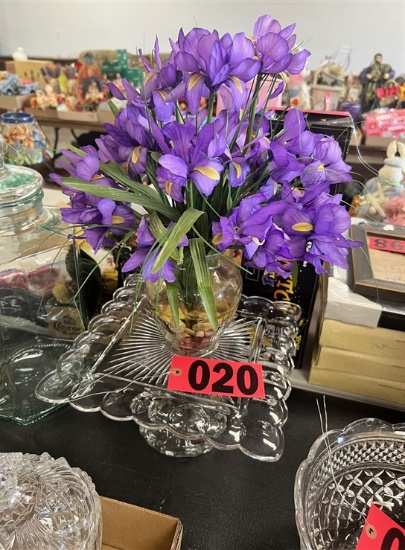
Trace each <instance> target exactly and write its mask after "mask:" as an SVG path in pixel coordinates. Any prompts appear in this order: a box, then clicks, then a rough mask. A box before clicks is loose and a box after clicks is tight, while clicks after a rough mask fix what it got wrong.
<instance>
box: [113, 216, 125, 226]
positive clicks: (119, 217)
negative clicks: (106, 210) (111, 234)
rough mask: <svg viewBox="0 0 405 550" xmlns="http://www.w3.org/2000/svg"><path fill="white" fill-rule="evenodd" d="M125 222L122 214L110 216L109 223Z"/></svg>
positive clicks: (118, 223)
mask: <svg viewBox="0 0 405 550" xmlns="http://www.w3.org/2000/svg"><path fill="white" fill-rule="evenodd" d="M124 222H125V218H123V217H122V216H112V217H111V223H112V224H113V225H120V224H121V223H124Z"/></svg>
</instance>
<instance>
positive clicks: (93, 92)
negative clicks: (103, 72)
mask: <svg viewBox="0 0 405 550" xmlns="http://www.w3.org/2000/svg"><path fill="white" fill-rule="evenodd" d="M86 84H88V85H87V91H86V93H85V95H84V102H85V103H87V104H89V103H90V104H91V105H93V106H95V105H98V103H100V101H103V99H104V94H103V91H102V82H101V81H100V79H96V78H94V79H93V78H90V79H89V82H88V83H86Z"/></svg>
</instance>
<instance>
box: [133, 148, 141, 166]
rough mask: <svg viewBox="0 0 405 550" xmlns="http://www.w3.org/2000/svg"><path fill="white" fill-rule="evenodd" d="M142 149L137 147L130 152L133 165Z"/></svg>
mask: <svg viewBox="0 0 405 550" xmlns="http://www.w3.org/2000/svg"><path fill="white" fill-rule="evenodd" d="M141 149H142V147H141V146H140V145H138V147H135V149H134V150H133V151H132V156H131V160H132V162H133V163H134V164H136V163H137V162H138V160H139V154H140V152H141Z"/></svg>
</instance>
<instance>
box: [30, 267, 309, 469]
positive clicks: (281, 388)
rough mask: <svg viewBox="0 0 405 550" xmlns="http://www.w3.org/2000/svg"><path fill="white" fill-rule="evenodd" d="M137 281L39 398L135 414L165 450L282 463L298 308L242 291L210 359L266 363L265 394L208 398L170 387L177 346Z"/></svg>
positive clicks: (122, 415) (117, 415)
mask: <svg viewBox="0 0 405 550" xmlns="http://www.w3.org/2000/svg"><path fill="white" fill-rule="evenodd" d="M137 284H138V280H137V278H136V276H130V277H129V278H128V279H127V281H126V284H125V286H124V287H123V288H121V289H119V290H117V291H116V292H115V294H114V297H113V299H112V300H111V301H110V302H108V303H107V304H105V305H104V307H103V309H102V313H101V314H100V315H98V316H97V317H95V318H93V319H92V321H91V322H90V324H89V329H88V331H87V332H85V333H83V334H82V335H80V336H79V337H78V338H77V339H76V341H75V343H74V346H73V348H72V349H71V350H70V351H68V352H67V353H65V354H64V355H63V356H62V357H61V359H60V361H59V363H58V366H57V369H55V370H54V371H53V372H51V373H50V374H48V375H47V376H46V377H45V378H43V379H42V381H41V382H40V383H39V384H38V386H37V390H36V393H37V396H38V397H39V398H40V399H42V400H44V401H47V402H49V403H60V404H62V403H70V404H71V406H73V407H74V408H76V409H78V410H80V411H84V412H96V411H100V412H101V413H102V414H104V415H105V416H107V417H109V418H111V419H113V420H117V421H127V420H134V421H135V422H136V423H137V424H138V425H139V427H140V431H141V434H142V435H143V437H144V438H145V440H146V441H147V442H148V444H149V445H151V446H152V447H154V448H155V449H157V450H159V451H160V452H162V453H164V454H166V455H170V456H196V455H199V454H203V453H206V452H209V451H210V450H211V449H213V448H216V449H221V450H234V449H240V450H241V451H242V452H243V453H245V454H247V455H249V456H251V457H252V458H255V459H258V460H263V461H268V462H273V461H276V460H278V459H279V458H280V456H281V454H282V452H283V448H284V436H283V431H282V428H283V425H284V423H285V422H286V420H287V407H286V400H287V398H288V396H289V394H290V390H291V386H290V383H289V380H288V376H289V374H290V372H291V371H292V369H293V367H294V363H293V359H292V357H293V355H294V353H295V336H296V335H297V332H298V328H297V327H298V320H299V317H300V313H301V311H300V308H299V306H297V305H295V304H291V303H288V302H271V301H270V300H267V299H265V298H261V297H249V298H247V297H242V300H241V303H240V306H239V309H238V312H237V315H236V317H235V319H234V320H233V321H232V322H231V323H230V325H229V326H228V327H227V329H226V330H225V332H224V334H223V335H222V337H221V340H220V343H219V346H218V347H217V349H216V350H215V351H213V352H211V353H210V354H209V355H208V357H209V358H213V359H215V358H217V359H223V360H233V361H244V362H246V361H254V362H259V363H262V364H263V374H264V385H265V398H264V399H245V398H243V399H242V398H230V397H222V396H218V397H217V396H215V397H214V396H202V395H197V394H190V393H182V392H176V391H169V390H168V389H167V388H166V386H167V377H168V372H169V369H170V364H171V359H172V353H171V352H170V351H169V349H168V347H167V345H166V343H165V340H164V338H163V336H162V334H161V332H160V330H159V329H158V327H157V325H156V321H155V318H154V315H153V313H152V312H151V311H150V309H149V306H148V304H147V300H146V299H145V298H141V299H140V300H139V301H138V302H135V294H136V292H135V289H136V287H137Z"/></svg>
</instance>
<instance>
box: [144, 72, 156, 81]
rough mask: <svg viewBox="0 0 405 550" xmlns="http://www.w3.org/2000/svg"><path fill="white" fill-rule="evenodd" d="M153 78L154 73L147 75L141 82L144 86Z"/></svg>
mask: <svg viewBox="0 0 405 550" xmlns="http://www.w3.org/2000/svg"><path fill="white" fill-rule="evenodd" d="M153 76H155V73H148V74H147V75H146V76H145V78H144V80H143V83H144V84H147V83H148V82H149V80H150V79H151V78H152V77H153Z"/></svg>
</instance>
